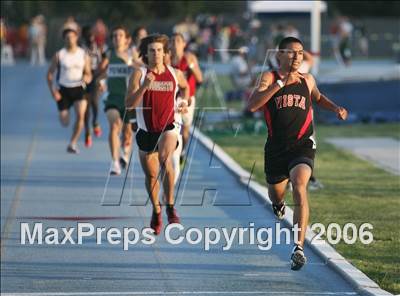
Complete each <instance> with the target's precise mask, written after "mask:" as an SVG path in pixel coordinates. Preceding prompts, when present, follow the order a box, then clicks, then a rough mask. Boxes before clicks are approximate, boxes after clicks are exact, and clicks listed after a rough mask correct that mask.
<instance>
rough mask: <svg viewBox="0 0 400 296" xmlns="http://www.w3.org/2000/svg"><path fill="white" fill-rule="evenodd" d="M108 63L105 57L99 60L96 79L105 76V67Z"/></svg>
mask: <svg viewBox="0 0 400 296" xmlns="http://www.w3.org/2000/svg"><path fill="white" fill-rule="evenodd" d="M109 63H110V60H109V59H108V58H107V57H105V58H104V59H102V60H101V63H100V65H99V68H98V78H97V79H99V80H100V79H103V78H106V77H107V67H108V64H109Z"/></svg>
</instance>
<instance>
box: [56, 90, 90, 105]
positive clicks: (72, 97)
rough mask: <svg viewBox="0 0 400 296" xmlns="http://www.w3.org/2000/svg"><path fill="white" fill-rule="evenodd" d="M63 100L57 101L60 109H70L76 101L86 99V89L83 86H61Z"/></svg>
mask: <svg viewBox="0 0 400 296" xmlns="http://www.w3.org/2000/svg"><path fill="white" fill-rule="evenodd" d="M60 94H61V100H59V101H58V102H57V107H58V110H59V111H63V110H68V109H69V108H71V106H72V105H73V104H74V103H75V102H76V101H80V100H83V99H84V97H83V96H84V94H85V91H84V89H83V87H82V86H77V87H64V86H60Z"/></svg>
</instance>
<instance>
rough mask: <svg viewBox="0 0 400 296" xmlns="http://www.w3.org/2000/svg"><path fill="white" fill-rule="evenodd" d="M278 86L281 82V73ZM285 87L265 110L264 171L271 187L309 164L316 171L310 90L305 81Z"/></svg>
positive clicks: (276, 76)
mask: <svg viewBox="0 0 400 296" xmlns="http://www.w3.org/2000/svg"><path fill="white" fill-rule="evenodd" d="M272 73H273V75H274V81H273V82H274V83H275V82H276V80H278V79H280V77H279V74H278V73H277V72H272ZM300 80H301V82H299V83H294V84H290V85H285V86H284V87H283V88H281V89H280V90H279V91H277V92H276V93H275V94H274V95H273V96H272V98H271V99H270V100H269V101H268V102H267V103H266V104H265V105H264V106H263V111H264V117H265V121H266V124H267V127H268V139H267V142H266V143H265V147H264V160H265V162H264V170H265V175H266V177H267V182H268V183H269V184H277V183H280V182H282V181H283V180H285V179H287V178H289V172H290V170H291V169H292V168H293V167H294V166H296V165H298V164H300V163H305V164H307V165H309V166H310V167H311V169H313V167H314V156H315V148H316V145H315V140H314V138H313V122H312V121H313V112H312V102H311V95H310V90H309V88H308V86H307V83H306V80H305V79H304V78H301V79H300Z"/></svg>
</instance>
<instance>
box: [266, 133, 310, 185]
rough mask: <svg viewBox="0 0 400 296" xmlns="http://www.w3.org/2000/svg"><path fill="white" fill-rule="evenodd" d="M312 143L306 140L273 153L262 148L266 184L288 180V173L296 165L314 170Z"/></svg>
mask: <svg viewBox="0 0 400 296" xmlns="http://www.w3.org/2000/svg"><path fill="white" fill-rule="evenodd" d="M313 146H315V144H314V142H313V141H312V140H310V139H307V140H306V141H304V142H303V143H301V144H300V145H293V146H292V147H291V148H288V149H282V150H281V151H278V152H274V151H272V150H273V149H267V147H268V144H266V145H265V148H264V172H265V176H266V178H267V183H268V184H278V183H280V182H282V181H283V180H286V179H288V178H289V172H290V170H291V169H292V168H294V167H295V166H296V165H298V164H301V163H304V164H307V165H308V166H309V167H310V168H311V170H313V169H314V158H315V148H314V147H313ZM268 150H270V151H268Z"/></svg>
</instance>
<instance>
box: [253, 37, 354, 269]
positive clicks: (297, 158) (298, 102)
mask: <svg viewBox="0 0 400 296" xmlns="http://www.w3.org/2000/svg"><path fill="white" fill-rule="evenodd" d="M303 53H304V50H303V44H302V42H301V41H300V40H299V39H297V38H294V37H287V38H285V39H283V40H282V41H281V42H280V44H279V52H278V54H277V58H278V61H279V69H278V70H277V71H273V72H265V73H263V74H262V78H261V83H260V86H259V87H258V89H257V90H255V92H254V93H253V94H252V96H251V98H250V100H249V104H248V109H249V110H250V111H251V112H255V111H256V110H258V109H260V108H262V109H263V111H264V117H265V121H266V123H267V127H268V139H267V142H266V144H265V148H264V151H265V154H264V157H265V175H266V179H267V183H268V194H269V198H270V199H271V201H272V207H273V211H274V213H275V215H276V216H277V217H278V218H279V219H282V218H283V216H284V214H285V203H284V196H285V191H286V184H287V182H288V180H289V179H290V181H291V182H292V185H293V200H294V204H295V205H294V216H293V223H294V224H298V227H299V228H300V233H299V237H298V241H295V245H294V248H293V251H292V255H291V268H292V269H293V270H299V269H300V268H301V267H302V266H303V265H304V264H305V262H306V257H305V256H304V251H303V246H304V239H305V234H306V230H307V224H308V218H309V207H308V199H307V183H308V181H309V179H310V176H311V173H312V170H313V167H314V155H315V149H316V144H315V139H314V138H313V116H312V102H311V98H313V100H315V102H316V103H317V104H318V105H319V106H320V107H322V108H324V109H327V110H330V111H332V112H335V113H336V114H337V116H338V118H339V119H341V120H345V119H346V118H347V111H346V109H344V108H343V107H339V106H337V105H336V104H335V103H333V102H332V101H330V100H329V99H328V98H327V97H326V96H324V95H323V94H321V93H320V92H319V90H318V88H317V85H316V83H315V79H314V77H313V76H312V75H311V74H301V73H300V72H298V69H299V67H300V65H301V62H302V60H303Z"/></svg>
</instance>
